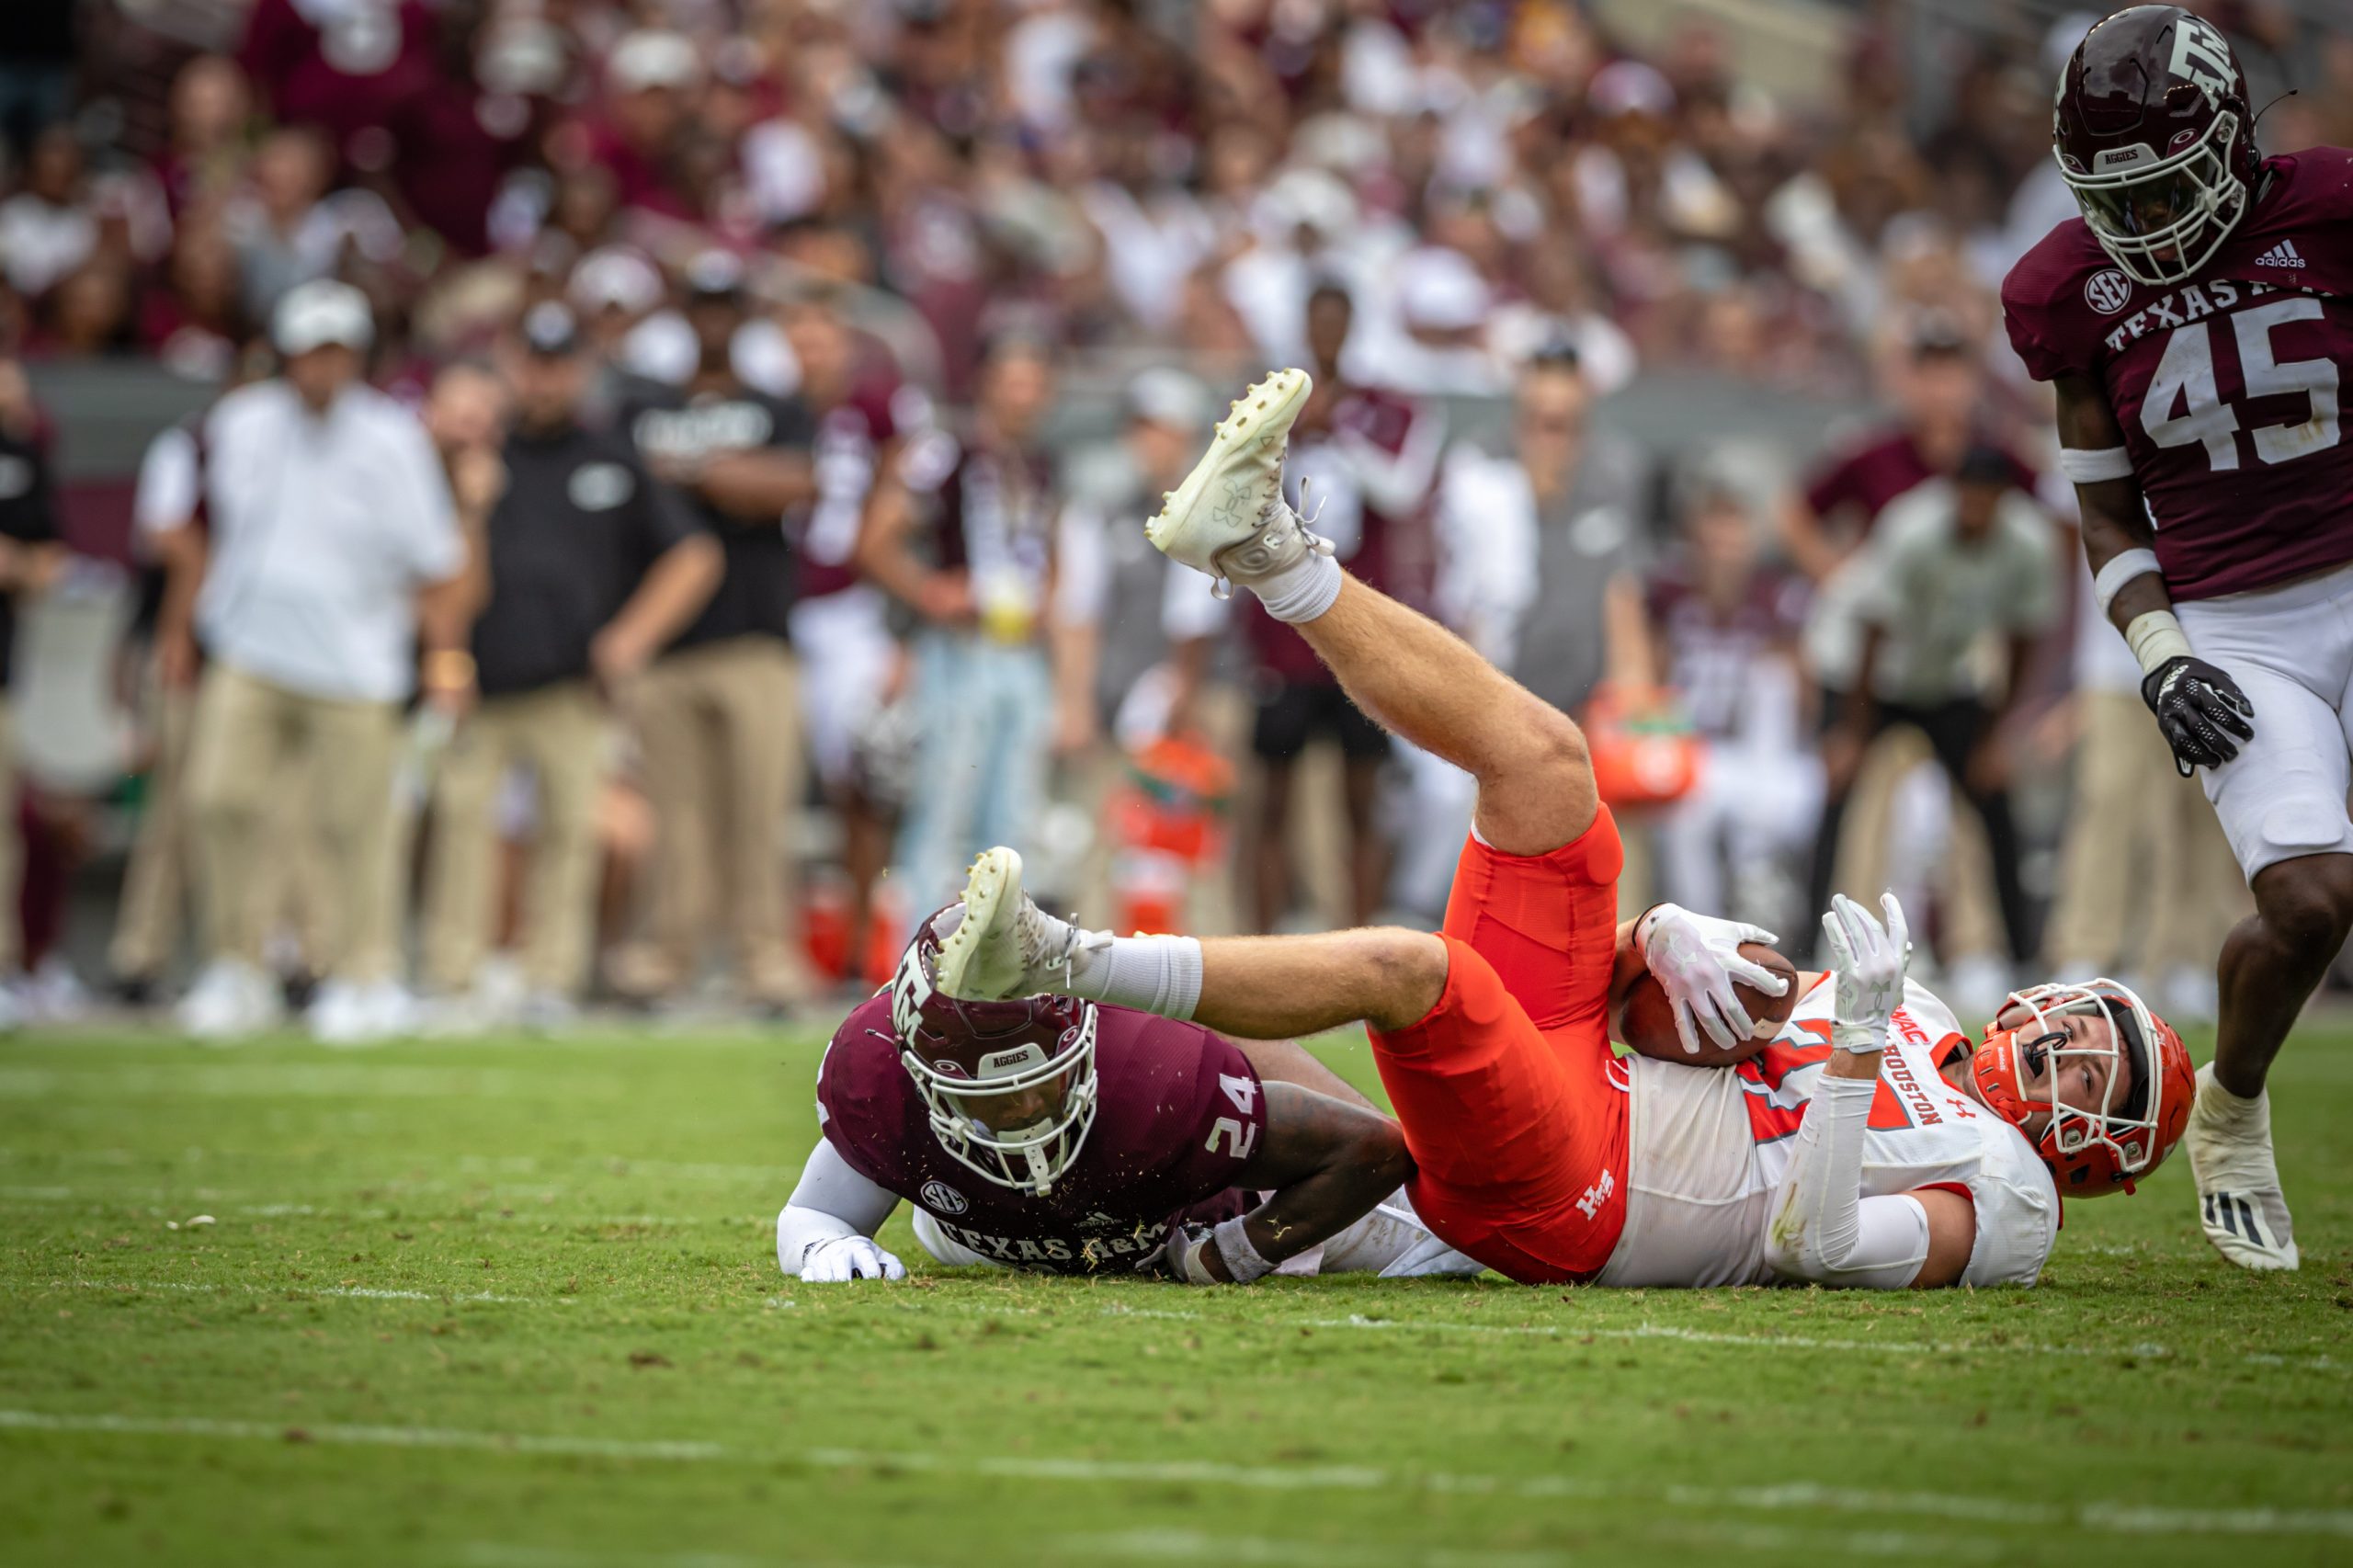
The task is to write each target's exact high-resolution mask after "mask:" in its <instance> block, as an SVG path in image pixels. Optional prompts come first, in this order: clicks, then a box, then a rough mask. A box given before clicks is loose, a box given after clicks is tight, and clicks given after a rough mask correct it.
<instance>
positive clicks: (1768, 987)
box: [1634, 903, 1790, 1056]
mask: <svg viewBox="0 0 2353 1568" xmlns="http://www.w3.org/2000/svg"><path fill="white" fill-rule="evenodd" d="M1634 937H1635V943H1636V945H1637V946H1638V947H1639V948H1640V949H1642V954H1643V964H1644V965H1645V966H1647V967H1648V968H1649V970H1650V971H1651V973H1652V974H1654V975H1655V976H1656V977H1657V978H1658V983H1659V986H1660V988H1661V989H1662V990H1664V991H1665V993H1666V1000H1667V1005H1668V1006H1669V1008H1670V1010H1671V1011H1672V1012H1673V1013H1674V1014H1675V1033H1676V1037H1677V1039H1679V1040H1682V1041H1683V1049H1684V1051H1685V1052H1686V1053H1687V1054H1688V1055H1692V1056H1697V1055H1699V1036H1700V1035H1702V1034H1704V1035H1706V1036H1707V1037H1708V1039H1709V1040H1711V1041H1713V1042H1714V1043H1715V1045H1716V1046H1717V1048H1718V1049H1720V1050H1723V1051H1730V1050H1732V1049H1733V1048H1734V1047H1735V1046H1738V1045H1740V1044H1742V1043H1743V1042H1745V1041H1747V1040H1754V1039H1756V1036H1757V1034H1758V1033H1760V1032H1761V1031H1760V1030H1759V1029H1758V1028H1757V1027H1756V1021H1755V1020H1754V1019H1752V1018H1751V1017H1749V1016H1748V1009H1747V1008H1745V1007H1744V1006H1741V1005H1740V994H1739V993H1738V992H1736V991H1734V990H1733V984H1734V983H1745V984H1748V985H1753V986H1755V987H1756V989H1757V990H1759V991H1762V992H1764V993H1765V994H1767V995H1768V996H1779V995H1781V994H1784V993H1786V992H1787V991H1788V990H1789V988H1790V982H1789V978H1788V977H1787V976H1786V975H1779V974H1775V973H1774V972H1773V971H1771V970H1769V969H1767V968H1765V967H1764V966H1763V965H1761V964H1757V963H1752V962H1751V961H1749V960H1747V959H1745V958H1743V957H1741V956H1740V945H1741V944H1742V943H1743V942H1762V943H1764V944H1765V945H1766V946H1768V947H1770V946H1771V945H1772V944H1773V943H1774V942H1776V941H1778V940H1779V938H1778V937H1775V936H1774V935H1773V933H1772V932H1770V931H1768V930H1766V929H1765V928H1764V927H1762V926H1750V925H1746V924H1744V923H1743V922H1741V921H1737V920H1717V919H1714V918H1712V917H1711V916H1709V915H1694V914H1692V913H1691V912H1690V911H1689V910H1688V909H1686V908H1684V907H1683V906H1682V905H1680V904H1675V903H1662V904H1659V905H1658V906H1656V907H1655V908H1654V909H1652V910H1651V912H1650V913H1649V914H1647V915H1643V923H1642V924H1641V925H1640V926H1636V927H1635V928H1634Z"/></svg>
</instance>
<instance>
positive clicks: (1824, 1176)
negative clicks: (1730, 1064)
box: [1765, 1074, 1928, 1290]
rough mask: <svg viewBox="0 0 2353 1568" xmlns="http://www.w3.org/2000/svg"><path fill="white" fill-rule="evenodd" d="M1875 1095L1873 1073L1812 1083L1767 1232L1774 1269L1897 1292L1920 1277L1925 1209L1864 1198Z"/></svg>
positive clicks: (1903, 1201) (1906, 1201) (1903, 1200)
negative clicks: (1866, 1137) (1868, 1132)
mask: <svg viewBox="0 0 2353 1568" xmlns="http://www.w3.org/2000/svg"><path fill="white" fill-rule="evenodd" d="M1878 1092H1879V1082H1878V1080H1877V1079H1875V1078H1833V1077H1831V1076H1829V1075H1828V1074H1824V1076H1823V1077H1822V1078H1821V1079H1820V1080H1819V1081H1817V1082H1816V1083H1815V1085H1814V1089H1813V1099H1812V1100H1811V1101H1810V1102H1808V1104H1807V1106H1806V1108H1805V1120H1804V1121H1802V1122H1801V1123H1800V1124H1799V1126H1798V1135H1797V1139H1796V1149H1795V1151H1794V1153H1792V1155H1791V1157H1790V1169H1789V1174H1788V1175H1786V1176H1783V1177H1782V1178H1781V1187H1780V1190H1779V1192H1777V1193H1775V1194H1774V1203H1773V1224H1772V1229H1771V1230H1769V1231H1768V1232H1767V1233H1766V1236H1765V1261H1766V1262H1767V1263H1768V1264H1769V1265H1771V1266H1772V1268H1773V1271H1774V1272H1775V1273H1777V1274H1780V1275H1783V1276H1786V1277H1788V1278H1793V1279H1810V1280H1812V1281H1813V1282H1814V1283H1815V1284H1818V1285H1832V1286H1837V1287H1840V1288H1842V1289H1847V1290H1904V1289H1905V1288H1906V1287H1908V1286H1909V1285H1910V1284H1911V1283H1912V1281H1913V1280H1915V1279H1916V1278H1919V1277H1920V1266H1921V1265H1922V1264H1924V1263H1926V1262H1927V1260H1928V1211H1927V1210H1926V1209H1925V1208H1923V1207H1921V1205H1920V1204H1919V1202H1918V1201H1917V1200H1916V1199H1911V1198H1907V1197H1904V1196H1903V1195H1902V1194H1897V1195H1895V1196H1893V1197H1887V1198H1865V1197H1863V1196H1862V1186H1863V1135H1864V1132H1865V1131H1866V1130H1867V1124H1868V1122H1869V1120H1870V1110H1871V1099H1872V1096H1875V1095H1876V1094H1878Z"/></svg>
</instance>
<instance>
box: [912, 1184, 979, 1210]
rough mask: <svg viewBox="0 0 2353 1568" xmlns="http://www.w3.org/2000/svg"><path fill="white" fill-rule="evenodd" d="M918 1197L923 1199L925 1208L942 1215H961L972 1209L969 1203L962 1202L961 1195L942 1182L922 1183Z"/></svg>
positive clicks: (962, 1196) (962, 1197)
mask: <svg viewBox="0 0 2353 1568" xmlns="http://www.w3.org/2000/svg"><path fill="white" fill-rule="evenodd" d="M919 1196H920V1197H921V1198H922V1199H923V1206H924V1207H925V1208H926V1209H932V1210H938V1212H940V1213H942V1214H961V1213H962V1212H963V1211H964V1210H967V1209H970V1208H971V1207H972V1205H971V1204H970V1203H967V1202H965V1201H964V1195H963V1194H962V1193H961V1192H959V1191H957V1190H956V1189H955V1188H954V1187H950V1186H949V1185H948V1184H947V1183H946V1182H944V1181H927V1182H926V1183H924V1184H923V1191H922V1193H921V1194H919Z"/></svg>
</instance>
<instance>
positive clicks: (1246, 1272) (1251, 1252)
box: [1187, 1214, 1275, 1285]
mask: <svg viewBox="0 0 2353 1568" xmlns="http://www.w3.org/2000/svg"><path fill="white" fill-rule="evenodd" d="M1210 1240H1211V1242H1213V1243H1215V1244H1216V1245H1217V1254H1218V1256H1220V1257H1222V1258H1223V1259H1225V1271H1226V1272H1227V1273H1228V1274H1231V1275H1232V1276H1233V1282H1234V1283H1235V1284H1236V1285H1248V1284H1252V1283H1254V1282H1255V1281H1256V1280H1259V1279H1263V1278H1266V1277H1267V1275H1269V1274H1272V1273H1273V1272H1274V1271H1275V1266H1274V1265H1273V1264H1271V1263H1268V1262H1267V1260H1266V1259H1265V1258H1263V1257H1261V1256H1258V1249H1257V1247H1256V1245H1254V1244H1252V1243H1251V1240H1250V1232H1249V1230H1248V1229H1247V1228H1246V1227H1245V1225H1244V1223H1243V1218H1242V1216H1240V1215H1238V1214H1237V1215H1235V1216H1234V1217H1233V1219H1231V1220H1226V1221H1221V1222H1220V1223H1219V1225H1218V1227H1217V1229H1215V1230H1213V1231H1211V1233H1210ZM1187 1261H1188V1265H1189V1263H1190V1261H1191V1260H1190V1259H1189V1258H1188V1260H1187Z"/></svg>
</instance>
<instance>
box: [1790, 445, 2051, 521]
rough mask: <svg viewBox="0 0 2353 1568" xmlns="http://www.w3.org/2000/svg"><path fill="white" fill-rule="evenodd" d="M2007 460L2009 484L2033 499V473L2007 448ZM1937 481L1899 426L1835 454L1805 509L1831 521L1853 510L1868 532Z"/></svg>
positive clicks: (1811, 488)
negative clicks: (1893, 505)
mask: <svg viewBox="0 0 2353 1568" xmlns="http://www.w3.org/2000/svg"><path fill="white" fill-rule="evenodd" d="M1982 439H1984V441H1986V442H1987V443H1988V444H1990V445H1992V446H1995V447H1996V448H2001V447H2002V443H2000V442H1999V441H1996V440H1995V439H1994V438H1993V437H1990V436H1987V437H1982ZM2002 450H2003V455H2004V456H2005V457H2006V458H2008V460H2009V464H2010V483H2013V484H2015V485H2017V486H2018V488H2019V489H2020V490H2023V491H2025V492H2026V493H2027V494H2029V495H2031V494H2034V490H2035V483H2036V482H2035V476H2034V471H2033V470H2032V469H2030V468H2029V467H2027V466H2026V464H2024V463H2022V462H2020V461H2019V460H2018V458H2017V457H2016V456H2015V455H2013V454H2011V453H2010V452H2009V451H2008V450H2007V449H2006V448H2003V449H2002ZM1936 477H1937V468H1936V465H1935V464H1934V463H1931V462H1930V461H1929V460H1928V456H1927V453H1926V452H1923V451H1922V450H1921V449H1920V444H1919V443H1918V442H1917V441H1915V440H1914V439H1913V438H1912V435H1911V432H1909V431H1907V430H1905V429H1904V428H1903V427H1902V426H1897V427H1895V428H1893V429H1891V430H1878V431H1873V432H1872V433H1871V434H1870V435H1869V436H1867V437H1864V438H1863V439H1862V440H1860V441H1859V442H1857V443H1856V444H1855V445H1853V446H1852V447H1849V448H1847V449H1844V450H1842V451H1840V452H1838V453H1836V455H1835V456H1833V457H1832V458H1831V459H1829V460H1828V461H1826V462H1825V463H1824V465H1823V466H1822V467H1821V468H1820V469H1819V470H1817V471H1816V472H1815V473H1814V476H1813V479H1811V480H1810V481H1808V482H1807V483H1806V487H1805V504H1806V505H1807V506H1810V507H1812V508H1813V515H1814V516H1815V517H1823V518H1827V517H1831V516H1833V515H1834V514H1835V513H1836V512H1838V511H1839V510H1840V509H1842V508H1844V507H1849V506H1851V507H1853V508H1854V511H1855V517H1856V518H1857V519H1858V521H1859V523H1860V524H1861V526H1862V531H1863V532H1865V533H1869V532H1870V530H1871V525H1872V524H1874V523H1876V522H1878V521H1879V515H1880V514H1881V512H1883V511H1885V510H1886V509H1887V505H1888V503H1889V502H1891V501H1893V500H1895V499H1896V498H1897V497H1898V496H1902V495H1908V494H1911V493H1912V492H1913V491H1914V490H1915V489H1917V488H1918V487H1919V486H1921V485H1923V484H1926V483H1927V482H1928V481H1929V480H1932V479H1934V478H1936Z"/></svg>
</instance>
